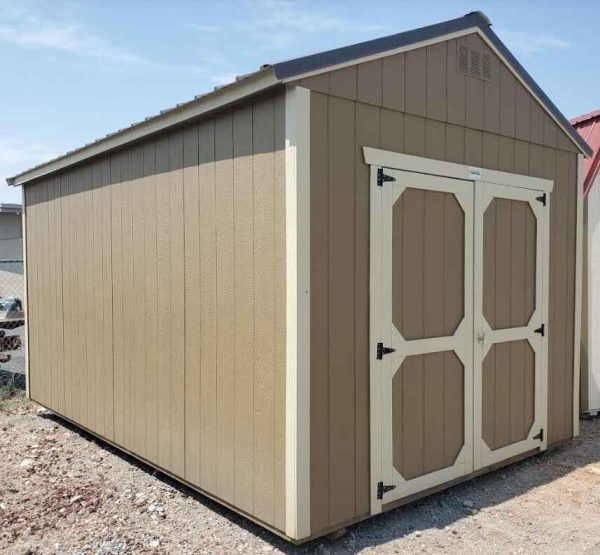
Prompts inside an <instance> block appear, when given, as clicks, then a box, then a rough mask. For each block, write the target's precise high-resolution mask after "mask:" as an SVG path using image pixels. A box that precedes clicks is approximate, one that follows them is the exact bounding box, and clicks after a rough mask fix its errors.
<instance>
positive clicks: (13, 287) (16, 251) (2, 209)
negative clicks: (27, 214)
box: [0, 202, 24, 299]
mask: <svg viewBox="0 0 600 555" xmlns="http://www.w3.org/2000/svg"><path fill="white" fill-rule="evenodd" d="M22 212H23V207H22V206H21V205H20V204H14V203H6V202H3V203H0V297H16V298H18V299H22V298H23V279H24V277H23V222H22V219H21V213H22Z"/></svg>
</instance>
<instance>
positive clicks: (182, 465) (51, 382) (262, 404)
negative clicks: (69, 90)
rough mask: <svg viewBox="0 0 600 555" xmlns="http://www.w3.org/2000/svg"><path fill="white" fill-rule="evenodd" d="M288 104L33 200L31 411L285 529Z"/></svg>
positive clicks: (243, 110)
mask: <svg viewBox="0 0 600 555" xmlns="http://www.w3.org/2000/svg"><path fill="white" fill-rule="evenodd" d="M284 120H285V99H284V95H283V93H277V94H276V95H275V96H273V95H271V96H269V97H266V98H262V99H259V100H256V101H254V102H253V103H249V104H245V105H242V106H240V107H237V108H235V109H232V110H229V111H227V112H225V113H223V114H222V115H218V116H215V117H214V118H212V119H207V120H203V121H201V122H200V123H194V124H190V125H187V126H185V127H183V128H180V129H177V130H174V131H171V132H168V133H164V134H162V135H159V136H157V137H156V138H153V139H150V140H147V141H145V142H143V143H140V144H137V145H135V146H132V147H131V148H128V149H127V150H123V151H119V152H115V153H112V154H111V155H108V156H105V157H102V158H101V159H98V160H97V161H94V162H91V163H89V164H86V165H84V166H81V167H77V168H74V169H71V170H69V171H66V172H64V173H62V174H60V175H56V176H53V177H51V178H48V179H45V180H43V181H39V182H37V183H34V184H30V185H27V186H26V187H25V202H26V205H27V220H26V222H27V261H28V267H27V273H28V275H27V277H28V295H29V306H28V309H29V339H30V344H29V366H30V377H31V384H30V392H31V397H32V398H33V399H34V400H36V401H39V402H40V403H41V404H43V405H45V406H47V407H49V408H50V409H52V410H54V411H56V412H57V413H59V414H61V415H64V416H65V417H67V418H69V419H71V420H73V421H74V422H76V423H79V424H81V425H82V426H84V427H85V428H87V429H89V430H91V431H92V432H94V433H96V434H98V435H100V436H102V437H104V438H106V439H107V440H109V441H111V442H114V443H115V444H117V445H119V446H121V447H124V448H125V449H127V450H129V451H131V452H133V453H134V454H136V455H138V456H140V457H142V458H143V459H145V460H147V461H149V462H150V463H152V464H154V465H156V466H158V467H160V468H162V469H164V470H166V471H168V472H170V473H172V474H173V475H175V476H177V477H179V478H182V479H184V480H185V481H187V482H189V483H190V484H192V485H193V486H195V487H198V488H200V489H201V490H203V491H205V492H207V493H209V494H211V495H213V496H215V497H217V498H220V499H222V500H224V501H225V502H227V503H229V504H231V505H235V506H236V507H238V508H239V509H241V510H242V511H244V512H246V513H248V514H250V515H252V516H254V517H255V518H257V519H259V520H261V521H263V522H265V523H267V524H269V525H271V526H273V527H275V528H278V529H280V530H284V529H285V489H284V488H285V460H284V459H285V438H284V434H285V352H286V346H285V329H286V326H285V309H286V307H285V304H286V290H285V268H286V267H285V248H286V247H285V153H284V133H285V121H284Z"/></svg>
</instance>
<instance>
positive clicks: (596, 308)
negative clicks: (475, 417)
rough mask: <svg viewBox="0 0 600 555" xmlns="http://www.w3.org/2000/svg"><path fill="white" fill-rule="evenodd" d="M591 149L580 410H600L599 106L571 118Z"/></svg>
mask: <svg viewBox="0 0 600 555" xmlns="http://www.w3.org/2000/svg"><path fill="white" fill-rule="evenodd" d="M571 123H572V124H573V126H574V127H575V129H577V131H578V132H579V134H580V135H581V136H582V137H583V138H584V139H585V140H586V141H587V143H588V144H589V145H590V147H591V148H592V149H593V151H594V153H593V155H592V156H590V157H589V158H588V159H587V160H586V161H585V164H584V168H583V176H584V177H583V194H584V203H583V211H584V212H583V214H584V215H583V227H584V231H583V236H584V238H585V239H584V241H583V309H582V322H581V349H582V351H581V405H580V408H581V412H582V413H585V414H591V415H596V414H598V412H599V411H600V348H599V347H600V187H598V185H597V181H598V170H599V169H600V110H597V111H595V112H591V113H589V114H584V115H583V116H579V117H578V118H575V119H573V120H571Z"/></svg>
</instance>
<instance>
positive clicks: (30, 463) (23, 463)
mask: <svg viewBox="0 0 600 555" xmlns="http://www.w3.org/2000/svg"><path fill="white" fill-rule="evenodd" d="M33 462H34V461H33V460H31V459H23V460H22V461H21V462H20V463H19V468H30V467H31V466H33Z"/></svg>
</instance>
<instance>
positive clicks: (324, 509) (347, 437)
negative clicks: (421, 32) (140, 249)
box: [302, 38, 576, 534]
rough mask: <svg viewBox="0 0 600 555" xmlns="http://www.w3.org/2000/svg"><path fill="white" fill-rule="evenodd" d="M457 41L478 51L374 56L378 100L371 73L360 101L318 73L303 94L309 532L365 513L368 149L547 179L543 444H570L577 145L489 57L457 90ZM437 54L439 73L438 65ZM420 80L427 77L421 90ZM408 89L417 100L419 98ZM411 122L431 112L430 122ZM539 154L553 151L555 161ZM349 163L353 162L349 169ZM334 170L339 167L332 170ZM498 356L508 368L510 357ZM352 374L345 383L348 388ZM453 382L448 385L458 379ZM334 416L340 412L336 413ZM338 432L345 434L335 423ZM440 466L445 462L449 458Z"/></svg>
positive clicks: (452, 48) (450, 48)
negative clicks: (488, 72) (307, 121)
mask: <svg viewBox="0 0 600 555" xmlns="http://www.w3.org/2000/svg"><path fill="white" fill-rule="evenodd" d="M466 40H470V41H472V42H471V43H472V44H473V45H479V47H481V48H483V49H487V46H485V45H483V44H482V43H481V42H480V41H478V40H477V39H475V40H473V39H472V38H469V39H466V38H460V39H455V40H450V41H447V42H446V43H445V44H444V46H443V47H442V46H436V48H433V47H428V48H427V49H422V50H421V51H420V52H413V53H411V54H410V55H409V54H407V53H404V54H397V55H394V56H390V57H389V58H384V59H383V61H382V63H381V67H382V75H381V83H382V93H381V96H380V95H379V94H378V93H377V92H376V91H374V90H373V86H372V85H371V87H368V86H367V85H366V81H367V80H366V78H364V79H363V80H362V81H361V72H362V73H363V76H364V75H365V74H366V73H365V72H367V71H370V72H372V77H371V83H372V84H374V83H378V82H379V81H378V79H379V73H378V69H377V68H378V67H379V66H378V64H377V63H372V65H371V66H369V67H368V68H366V67H363V66H357V67H358V70H357V78H358V83H359V87H358V101H357V102H354V103H353V102H351V101H349V100H346V99H348V98H351V97H350V96H348V94H346V93H345V94H344V95H339V96H338V95H336V94H334V93H333V92H332V91H331V88H330V82H331V80H330V78H329V74H327V73H325V74H322V75H319V76H315V77H312V78H311V79H310V80H304V81H303V82H302V84H303V85H304V86H307V87H309V88H312V89H313V94H312V95H311V226H312V228H311V229H312V238H311V288H312V292H311V320H312V330H311V453H312V454H313V455H312V457H311V533H313V534H317V533H318V532H319V531H320V530H325V529H327V528H329V527H332V526H335V525H337V524H341V523H343V522H344V520H345V519H347V518H349V515H348V507H352V506H353V507H354V508H355V511H354V513H353V514H352V515H351V516H350V518H352V517H358V516H360V515H361V514H366V513H368V506H364V505H363V504H362V503H360V502H359V499H361V498H362V495H363V492H364V491H368V489H369V488H370V481H369V478H368V476H369V475H368V471H367V470H365V469H364V468H362V466H361V465H362V464H363V463H361V462H359V461H366V458H365V457H366V456H367V453H366V451H367V450H368V445H369V437H368V427H369V424H368V416H367V406H366V404H367V401H366V400H365V398H363V397H361V396H360V395H359V392H358V389H359V387H360V383H361V382H360V380H362V379H364V376H363V375H362V374H361V373H360V372H362V370H363V365H364V362H361V360H360V356H364V355H363V354H362V351H361V350H360V345H363V343H364V341H365V340H366V337H367V335H368V333H367V332H366V331H365V330H366V327H367V326H368V321H367V319H366V316H365V314H364V311H363V310H361V308H360V307H361V306H362V305H361V302H362V303H364V301H365V299H368V286H367V284H366V283H365V282H364V280H363V279H359V276H360V274H359V269H360V268H362V267H363V266H364V265H365V264H367V263H368V250H367V249H363V248H359V247H358V242H357V238H358V237H359V227H358V226H359V225H361V224H360V223H359V222H364V218H367V217H368V210H369V207H368V206H369V205H368V202H367V201H366V200H365V199H366V195H367V194H368V179H367V178H366V175H367V174H366V169H365V166H364V164H363V160H362V154H361V150H360V149H361V147H362V146H364V145H369V146H378V145H381V147H382V148H384V149H388V150H392V151H396V152H404V153H407V154H415V155H419V156H429V157H433V158H439V159H442V160H447V161H452V162H457V163H467V164H472V165H476V166H479V165H480V166H483V167H486V168H490V169H503V170H504V171H516V172H519V173H523V174H527V175H532V176H539V177H547V178H550V179H555V180H556V181H555V192H554V193H553V194H552V195H551V205H552V208H551V210H552V230H553V231H552V233H551V246H550V253H551V260H550V264H551V270H550V288H551V289H550V299H551V300H550V304H551V307H550V318H549V330H551V331H550V332H549V384H548V385H549V391H548V406H549V423H548V434H549V436H548V437H549V441H550V443H555V442H557V441H560V440H563V439H568V438H569V437H571V433H572V432H571V427H572V415H571V404H572V400H571V399H572V362H571V361H572V349H573V345H572V343H573V341H572V329H573V316H572V314H573V310H574V303H573V299H574V285H573V282H574V267H573V263H572V260H571V258H572V257H573V256H574V249H575V215H574V214H575V208H574V207H575V196H574V190H575V177H576V176H575V171H576V170H575V169H574V168H575V163H576V155H575V147H574V146H573V145H572V143H571V142H570V141H569V140H568V139H565V138H564V133H563V132H562V131H561V130H558V128H557V127H556V125H555V124H552V123H551V120H550V119H549V117H548V118H547V119H546V114H545V113H544V112H543V111H542V109H541V108H539V105H538V104H537V102H536V101H535V100H533V99H532V98H531V97H530V96H529V95H527V94H524V89H522V86H521V85H520V84H519V83H518V82H517V80H516V78H515V77H514V76H513V75H512V73H510V72H508V71H507V70H505V69H502V67H501V64H500V62H499V60H498V59H497V58H494V59H493V73H494V75H495V78H494V79H492V80H491V81H484V82H478V83H469V85H468V86H467V81H472V79H466V78H465V77H464V76H463V75H460V74H458V73H457V72H456V69H455V68H456V46H457V44H458V43H461V42H462V43H464V42H465V41H466ZM444 48H445V50H446V56H445V63H444V61H443V60H442V55H441V51H442V50H443V49H444ZM416 60H421V62H420V63H421V64H423V63H426V64H427V65H426V68H424V67H422V66H421V67H417V66H418V63H417V62H416ZM423 60H426V62H424V61H423ZM435 67H439V68H440V69H439V72H436V71H435V70H434V69H433V68H435ZM442 68H445V69H442ZM444 72H445V76H444ZM439 73H442V75H439ZM409 74H410V75H411V77H410V80H409V78H408V76H409ZM423 74H424V75H425V76H426V79H425V85H424V86H423V78H422V75H423ZM338 78H339V77H338ZM313 84H314V85H315V86H314V88H313ZM336 86H337V85H336ZM430 87H431V88H432V89H433V88H434V87H435V90H432V89H431V90H430ZM444 90H445V95H441V94H440V91H444ZM417 91H420V96H419V94H417ZM316 92H318V93H319V94H316ZM342 98H343V99H344V100H342ZM422 99H425V101H424V102H425V106H426V112H422V109H423V108H422V103H423V100H422ZM352 105H354V108H353V107H352ZM367 105H369V106H367ZM381 106H383V108H382V107H381ZM405 112H406V113H405ZM408 112H411V113H408ZM419 114H423V115H424V114H427V117H422V116H421V115H419ZM369 119H371V120H372V122H371V124H369V122H368V120H369ZM549 122H550V123H549ZM367 127H368V128H369V129H370V131H369V133H368V138H364V139H363V137H362V134H361V132H360V129H366V128H367ZM378 127H379V129H380V131H379V133H380V134H379V137H378V136H377V132H376V129H377V128H378ZM353 138H355V140H354V139H353ZM547 145H552V146H553V147H555V146H556V145H561V146H560V149H562V150H560V149H556V148H550V147H549V146H547ZM351 151H353V152H354V153H355V154H354V158H352V155H351ZM340 160H341V162H340ZM340 164H341V167H338V166H339V165H340ZM353 179H354V182H355V189H354V193H353V194H354V196H353V198H349V197H348V193H349V190H348V188H347V186H345V185H347V182H348V181H349V180H353ZM362 225H364V224H362ZM558 230H562V231H560V232H559V231H558ZM352 268H353V269H352ZM508 278H510V276H508ZM352 282H354V284H352ZM333 284H335V286H333ZM340 314H342V315H343V318H342V317H340ZM341 341H346V342H348V344H354V355H353V356H352V358H348V354H349V352H348V350H346V351H344V352H343V353H342V352H339V350H338V344H339V343H340V342H341ZM508 353H509V356H510V351H508ZM515 356H520V355H518V354H517V355H515ZM341 364H343V365H344V367H345V377H346V382H345V383H341V375H340V370H339V367H340V365H341ZM352 373H354V380H353V381H351V383H347V381H348V380H349V377H350V376H351V375H352ZM521 378H524V376H516V375H515V377H514V379H515V380H519V379H521ZM455 381H457V383H458V380H455ZM519 383H520V382H519ZM524 384H525V385H527V384H526V383H525V382H524ZM448 394H449V395H453V394H454V393H453V392H449V393H448ZM334 402H335V405H334V404H333V403H334ZM334 406H335V407H336V408H335V410H332V408H333V407H334ZM521 413H522V411H521V412H518V411H517V413H516V416H515V418H516V420H515V422H522V421H523V418H522V414H521ZM349 419H350V421H348V420H349ZM342 420H345V422H343V423H342ZM323 422H327V423H328V424H327V425H325V424H323ZM517 427H518V426H517V424H515V425H514V428H513V429H512V431H511V429H510V427H509V428H508V429H507V432H506V433H508V434H510V433H513V434H514V433H516V428H517ZM455 439H456V438H455ZM342 442H343V443H342ZM361 446H364V447H362V449H364V450H365V453H364V454H363V457H362V458H361V457H360V456H358V454H357V455H356V456H354V457H353V456H352V455H351V453H350V449H351V448H353V449H354V450H355V453H356V452H357V450H360V449H361ZM436 456H437V455H436ZM448 456H450V455H449V454H448V453H445V457H448ZM325 469H328V470H327V471H325ZM342 481H343V486H342Z"/></svg>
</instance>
